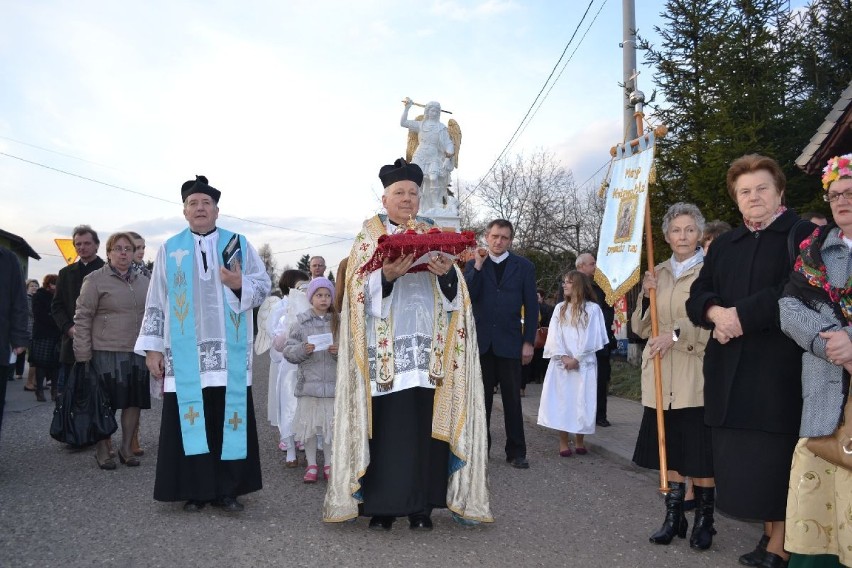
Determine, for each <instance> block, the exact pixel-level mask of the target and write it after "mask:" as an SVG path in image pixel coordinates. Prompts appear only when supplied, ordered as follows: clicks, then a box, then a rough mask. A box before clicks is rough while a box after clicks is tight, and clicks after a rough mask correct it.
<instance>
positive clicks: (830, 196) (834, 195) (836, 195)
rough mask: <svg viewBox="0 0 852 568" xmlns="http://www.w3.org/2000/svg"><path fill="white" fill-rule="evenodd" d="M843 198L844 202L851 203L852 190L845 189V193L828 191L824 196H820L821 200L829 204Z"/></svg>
mask: <svg viewBox="0 0 852 568" xmlns="http://www.w3.org/2000/svg"><path fill="white" fill-rule="evenodd" d="M841 196H842V197H843V199H845V200H846V201H852V189H847V190H846V191H839V192H833V191H829V192H828V193H826V194H825V195H823V196H822V198H823V200H825V201H828V202H829V203H834V202H835V201H837V200H838V199H840V197H841Z"/></svg>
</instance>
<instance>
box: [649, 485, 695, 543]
mask: <svg viewBox="0 0 852 568" xmlns="http://www.w3.org/2000/svg"><path fill="white" fill-rule="evenodd" d="M696 489H697V488H696ZM685 493H686V483H679V482H677V481H669V492H668V493H667V494H666V518H665V520H664V521H663V526H662V527H660V530H658V531H657V532H655V533H654V534H652V535H651V538H649V539H648V540H649V541H651V543H653V544H669V543H670V542H671V541H672V539H673V538H674V536H675V535H677V536H678V537H680V538H686V529H687V525H688V523H687V522H686V516H685V515H684V514H683V496H684V494H685Z"/></svg>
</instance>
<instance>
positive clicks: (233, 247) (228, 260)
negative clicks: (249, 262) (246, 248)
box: [222, 233, 243, 270]
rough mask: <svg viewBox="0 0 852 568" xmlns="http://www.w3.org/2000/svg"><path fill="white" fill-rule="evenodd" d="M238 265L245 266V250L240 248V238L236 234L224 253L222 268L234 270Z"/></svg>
mask: <svg viewBox="0 0 852 568" xmlns="http://www.w3.org/2000/svg"><path fill="white" fill-rule="evenodd" d="M236 264H239V265H240V266H241V267H242V265H243V249H242V248H241V247H240V236H239V235H238V234H236V233H234V236H232V237H231V240H229V241H228V244H226V245H225V249H224V250H223V251H222V266H224V267H226V268H227V269H228V270H234V266H235V265H236Z"/></svg>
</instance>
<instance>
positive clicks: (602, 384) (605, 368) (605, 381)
mask: <svg viewBox="0 0 852 568" xmlns="http://www.w3.org/2000/svg"><path fill="white" fill-rule="evenodd" d="M575 264H576V266H577V270H579V271H580V272H582V273H583V274H585V275H586V276H588V277H589V278H591V279H592V289H593V290H594V291H595V297H596V301H597V303H598V305H599V306H600V307H601V311H602V312H603V315H604V323H605V324H606V334H607V337H609V344H607V345H605V346H604V348H603V349H601V350H600V351H598V352H597V353H595V355H596V356H597V359H598V413H597V418H596V420H595V422H596V423H597V425H598V426H602V427H604V428H606V427H607V426H610V425H611V424H610V422H609V420H607V418H606V397H607V393H608V391H609V380H610V375H611V374H612V366H611V364H610V355H611V353H612V349H613V347H614V346H615V334H614V333H613V331H612V321H613V320H614V319H615V309H614V308H613V307H612V306H610V305H609V304H607V303H606V294H605V293H604V291H603V290H602V289H601V287H600V286H598V285H597V283H596V282H595V280H594V278H595V268H597V260H596V259H595V257H594V256H593V255H592V254H590V253H588V252H584V253H583V254H581V255H580V256H578V257H577V261H576V263H575Z"/></svg>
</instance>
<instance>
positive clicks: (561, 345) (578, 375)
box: [538, 302, 609, 434]
mask: <svg viewBox="0 0 852 568" xmlns="http://www.w3.org/2000/svg"><path fill="white" fill-rule="evenodd" d="M562 303H563V302H560V303H559V304H557V305H556V308H554V310H553V317H551V319H550V328H549V330H548V334H547V341H546V342H545V344H544V357H545V358H546V359H550V363H549V364H548V366H547V373H546V374H545V376H544V386H543V387H542V389H541V404H540V406H539V410H538V423H539V424H540V425H542V426H546V427H548V428H553V429H554V430H559V431H561V432H571V433H574V434H592V433H594V431H595V412H596V411H597V384H598V364H597V359H596V358H595V352H596V351H598V350H599V349H601V348H603V346H604V345H606V344H607V342H608V341H609V340H608V338H607V333H606V324H605V323H604V317H603V312H602V311H601V309H600V307H599V306H598V305H597V304H595V303H594V302H586V313H587V314H588V315H589V324H588V326H586V327H585V328H582V327H575V326H573V325H571V322H570V308H569V312H568V313H566V314H565V315H566V321H565V322H560V320H559V312H560V310H561V308H562ZM562 355H570V356H571V357H574V358H575V359H577V360H578V361H579V362H580V368H579V369H573V370H571V371H566V370H565V368H564V367H563V366H562V361H561V357H562Z"/></svg>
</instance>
